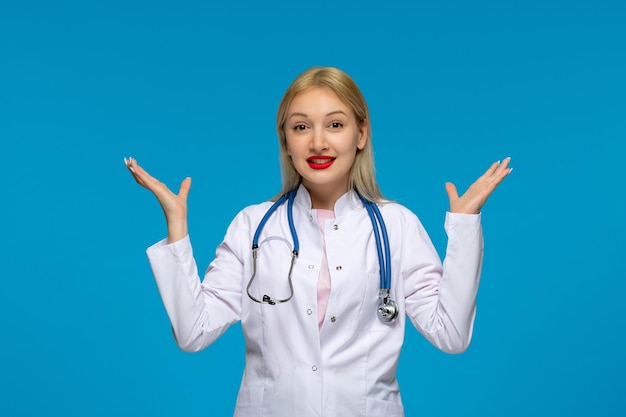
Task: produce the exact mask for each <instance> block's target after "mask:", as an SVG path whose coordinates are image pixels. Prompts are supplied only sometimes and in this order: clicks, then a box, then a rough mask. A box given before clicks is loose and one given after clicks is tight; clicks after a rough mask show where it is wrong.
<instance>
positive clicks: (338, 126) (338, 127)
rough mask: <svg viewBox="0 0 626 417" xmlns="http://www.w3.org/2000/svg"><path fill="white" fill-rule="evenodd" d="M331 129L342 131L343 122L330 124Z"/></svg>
mask: <svg viewBox="0 0 626 417" xmlns="http://www.w3.org/2000/svg"><path fill="white" fill-rule="evenodd" d="M328 126H329V127H330V128H331V129H341V128H342V127H343V123H341V122H330V124H329V125H328Z"/></svg>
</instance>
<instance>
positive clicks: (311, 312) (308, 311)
mask: <svg viewBox="0 0 626 417" xmlns="http://www.w3.org/2000/svg"><path fill="white" fill-rule="evenodd" d="M306 314H308V315H309V316H310V315H311V314H313V310H311V309H310V308H309V309H307V311H306Z"/></svg>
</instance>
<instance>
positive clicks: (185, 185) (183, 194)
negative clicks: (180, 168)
mask: <svg viewBox="0 0 626 417" xmlns="http://www.w3.org/2000/svg"><path fill="white" fill-rule="evenodd" d="M190 189H191V177H187V178H185V179H184V180H183V182H181V183H180V188H179V190H178V196H179V197H180V198H182V199H183V200H185V201H187V196H188V195H189V190H190Z"/></svg>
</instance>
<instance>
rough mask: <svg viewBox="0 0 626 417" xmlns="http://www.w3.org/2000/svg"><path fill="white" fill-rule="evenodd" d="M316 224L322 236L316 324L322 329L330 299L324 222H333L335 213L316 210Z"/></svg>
mask: <svg viewBox="0 0 626 417" xmlns="http://www.w3.org/2000/svg"><path fill="white" fill-rule="evenodd" d="M315 211H316V212H317V223H318V225H319V228H320V234H321V235H322V254H323V255H322V265H321V267H320V275H319V277H318V278H317V322H318V325H319V328H320V329H321V328H322V323H324V317H325V316H326V307H327V306H328V298H329V297H330V270H329V269H328V259H327V257H326V239H325V238H324V222H325V221H326V220H335V212H334V211H332V210H322V209H317V210H315Z"/></svg>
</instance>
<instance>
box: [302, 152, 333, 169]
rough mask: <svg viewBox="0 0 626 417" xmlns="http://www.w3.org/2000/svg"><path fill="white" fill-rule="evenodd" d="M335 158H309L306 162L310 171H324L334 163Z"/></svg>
mask: <svg viewBox="0 0 626 417" xmlns="http://www.w3.org/2000/svg"><path fill="white" fill-rule="evenodd" d="M335 159H336V158H333V157H332V156H326V155H315V156H309V157H308V158H307V159H306V161H307V163H308V164H309V166H310V167H311V168H312V169H326V168H328V167H329V166H331V165H332V164H333V162H335Z"/></svg>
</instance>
